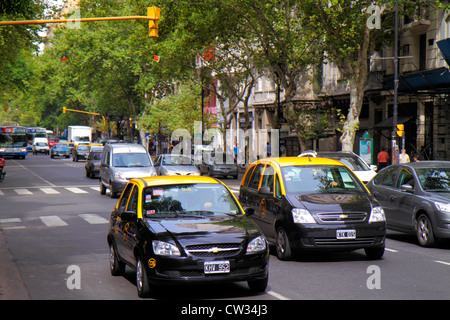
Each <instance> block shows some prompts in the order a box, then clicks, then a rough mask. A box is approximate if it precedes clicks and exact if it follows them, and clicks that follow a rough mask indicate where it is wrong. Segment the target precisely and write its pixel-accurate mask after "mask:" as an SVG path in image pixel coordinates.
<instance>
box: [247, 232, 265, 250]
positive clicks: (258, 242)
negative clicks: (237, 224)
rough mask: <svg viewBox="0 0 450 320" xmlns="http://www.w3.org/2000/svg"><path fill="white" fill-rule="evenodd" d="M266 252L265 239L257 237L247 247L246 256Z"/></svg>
mask: <svg viewBox="0 0 450 320" xmlns="http://www.w3.org/2000/svg"><path fill="white" fill-rule="evenodd" d="M265 250H266V238H265V237H264V236H259V237H257V238H255V239H253V240H252V241H250V242H249V244H248V245H247V254H249V253H257V252H261V251H265Z"/></svg>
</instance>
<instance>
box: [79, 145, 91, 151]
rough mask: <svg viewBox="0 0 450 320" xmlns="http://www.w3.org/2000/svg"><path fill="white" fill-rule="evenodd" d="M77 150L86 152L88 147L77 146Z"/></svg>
mask: <svg viewBox="0 0 450 320" xmlns="http://www.w3.org/2000/svg"><path fill="white" fill-rule="evenodd" d="M77 150H78V151H87V150H89V147H88V146H78V149H77Z"/></svg>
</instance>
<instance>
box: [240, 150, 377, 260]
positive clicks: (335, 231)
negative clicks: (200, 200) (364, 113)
mask: <svg viewBox="0 0 450 320" xmlns="http://www.w3.org/2000/svg"><path fill="white" fill-rule="evenodd" d="M239 202H240V203H241V205H242V206H243V208H244V209H245V212H246V213H247V215H248V216H249V217H250V218H251V219H252V220H253V221H254V222H255V223H256V224H257V225H258V226H259V227H260V228H261V230H262V231H263V232H264V234H265V236H266V238H267V240H268V241H269V242H272V243H275V244H276V250H277V257H278V258H279V259H280V260H288V259H291V258H292V257H293V255H294V254H295V253H296V252H301V251H302V250H308V249H310V250H356V249H364V250H365V253H366V255H367V256H368V257H369V258H371V259H380V258H381V257H382V256H383V254H384V247H385V236H386V221H385V216H384V211H383V209H382V208H381V207H380V205H379V204H378V203H377V201H376V200H375V198H374V197H373V196H372V195H371V194H370V192H369V191H368V189H367V188H366V187H365V185H364V184H363V183H362V182H361V181H360V180H359V179H358V178H357V177H356V175H355V174H354V173H353V172H352V171H351V170H350V168H348V167H347V166H346V165H345V164H343V163H341V162H339V161H337V160H332V159H326V158H317V157H282V158H269V159H261V160H258V161H256V162H254V163H252V164H251V165H250V166H249V167H248V169H247V170H246V172H245V175H244V177H243V179H242V182H241V186H240V191H239Z"/></svg>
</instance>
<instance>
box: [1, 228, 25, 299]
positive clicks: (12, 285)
mask: <svg viewBox="0 0 450 320" xmlns="http://www.w3.org/2000/svg"><path fill="white" fill-rule="evenodd" d="M0 300H30V295H29V293H28V290H27V289H26V288H25V285H24V284H23V281H22V277H21V276H20V273H19V270H18V269H17V267H16V263H15V262H14V259H13V257H12V255H11V253H10V252H9V249H8V244H7V243H6V239H5V236H4V235H3V231H2V230H1V229H0Z"/></svg>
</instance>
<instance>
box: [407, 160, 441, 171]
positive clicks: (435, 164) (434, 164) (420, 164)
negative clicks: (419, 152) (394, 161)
mask: <svg viewBox="0 0 450 320" xmlns="http://www.w3.org/2000/svg"><path fill="white" fill-rule="evenodd" d="M403 165H407V166H410V167H412V168H414V169H421V168H450V161H435V160H431V161H429V160H424V161H417V162H409V163H406V164H405V163H404V164H403Z"/></svg>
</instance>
